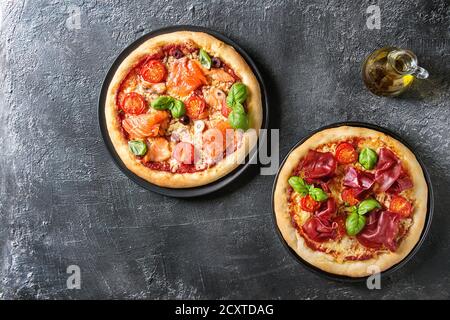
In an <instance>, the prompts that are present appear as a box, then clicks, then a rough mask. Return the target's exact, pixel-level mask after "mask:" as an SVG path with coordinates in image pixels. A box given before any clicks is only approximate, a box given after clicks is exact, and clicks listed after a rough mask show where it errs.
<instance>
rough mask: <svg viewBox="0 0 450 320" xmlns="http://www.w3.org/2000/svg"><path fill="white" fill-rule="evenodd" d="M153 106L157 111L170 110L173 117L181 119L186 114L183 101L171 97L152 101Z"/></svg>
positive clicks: (162, 97) (161, 97)
mask: <svg viewBox="0 0 450 320" xmlns="http://www.w3.org/2000/svg"><path fill="white" fill-rule="evenodd" d="M151 106H152V108H153V109H156V110H167V109H168V110H170V112H171V113H172V117H174V118H179V117H181V116H183V115H184V114H185V113H186V107H185V106H184V103H183V101H181V100H178V99H175V98H172V97H169V96H160V97H158V98H156V99H155V100H153V101H152V103H151Z"/></svg>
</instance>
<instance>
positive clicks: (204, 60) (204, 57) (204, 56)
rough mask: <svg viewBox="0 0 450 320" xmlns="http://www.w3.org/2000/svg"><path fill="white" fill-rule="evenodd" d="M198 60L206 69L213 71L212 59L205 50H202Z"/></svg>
mask: <svg viewBox="0 0 450 320" xmlns="http://www.w3.org/2000/svg"><path fill="white" fill-rule="evenodd" d="M198 58H199V60H200V63H201V64H202V66H204V67H205V68H206V69H211V63H212V62H211V58H210V57H209V55H208V53H207V52H206V51H205V50H203V49H200V52H199V55H198Z"/></svg>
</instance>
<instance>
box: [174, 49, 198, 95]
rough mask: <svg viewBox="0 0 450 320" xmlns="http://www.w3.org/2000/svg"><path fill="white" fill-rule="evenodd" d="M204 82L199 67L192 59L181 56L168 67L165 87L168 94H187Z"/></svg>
mask: <svg viewBox="0 0 450 320" xmlns="http://www.w3.org/2000/svg"><path fill="white" fill-rule="evenodd" d="M206 83H207V80H206V77H205V75H204V74H203V71H202V69H201V67H200V66H199V65H198V63H197V62H196V61H194V60H190V59H188V58H181V59H178V60H176V61H174V63H173V64H172V65H171V66H170V67H169V76H168V79H167V89H168V91H169V93H170V94H174V95H178V96H187V95H188V94H189V93H191V92H192V91H194V90H195V89H197V88H198V87H200V86H202V85H204V84H206Z"/></svg>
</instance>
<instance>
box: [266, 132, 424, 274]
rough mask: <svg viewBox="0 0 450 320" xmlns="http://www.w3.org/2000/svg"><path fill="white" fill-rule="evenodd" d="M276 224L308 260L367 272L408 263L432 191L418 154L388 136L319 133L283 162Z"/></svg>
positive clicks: (349, 271)
mask: <svg viewBox="0 0 450 320" xmlns="http://www.w3.org/2000/svg"><path fill="white" fill-rule="evenodd" d="M273 201H274V211H275V216H276V222H277V226H278V228H279V230H280V233H281V235H282V236H283V238H284V239H285V241H286V243H287V244H288V245H289V246H290V247H291V248H292V249H293V250H294V251H295V252H296V253H297V254H298V255H299V256H300V257H301V258H302V259H304V260H305V261H307V262H308V263H310V264H312V265H313V266H315V267H317V268H320V269H322V270H324V271H326V272H329V273H333V274H337V275H343V276H349V277H363V276H367V275H370V274H372V273H374V272H381V271H384V270H387V269H389V268H390V267H391V266H393V265H395V264H397V263H399V262H400V261H401V260H403V259H404V258H405V257H406V256H407V255H408V253H409V252H410V251H411V250H412V249H413V248H414V246H415V245H416V243H417V242H418V241H419V239H420V236H421V233H422V230H423V228H424V223H425V218H426V214H427V204H428V188H427V183H426V181H425V177H424V174H423V171H422V168H421V166H420V164H419V162H418V161H417V159H416V157H415V156H414V154H413V153H412V152H411V151H410V150H409V149H408V148H407V147H406V146H405V145H403V144H402V143H401V142H399V141H398V140H396V139H394V138H392V137H391V136H389V135H386V134H384V133H381V132H378V131H375V130H371V129H367V128H361V127H351V126H341V127H336V128H331V129H325V130H323V131H320V132H318V133H316V134H314V135H313V136H311V137H310V138H309V139H307V140H306V141H305V142H304V143H302V144H301V145H300V146H299V147H297V148H296V149H294V150H293V151H292V152H291V153H290V154H289V156H288V157H287V159H286V161H285V162H284V164H283V166H282V168H281V169H280V173H279V175H278V178H277V181H276V185H275V191H274V199H273Z"/></svg>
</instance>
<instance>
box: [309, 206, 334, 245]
mask: <svg viewBox="0 0 450 320" xmlns="http://www.w3.org/2000/svg"><path fill="white" fill-rule="evenodd" d="M336 210H337V207H336V201H335V200H334V199H333V198H329V199H328V200H327V202H326V203H324V204H323V205H322V207H321V209H320V210H319V211H318V212H316V213H315V214H314V215H313V216H312V217H310V218H309V219H308V220H307V221H306V222H305V223H304V224H303V226H302V230H303V232H304V233H305V234H306V235H307V236H308V238H310V239H311V240H313V241H317V242H324V241H327V240H330V239H335V238H336V236H337V228H338V224H337V223H336V222H335V221H333V218H334V216H335V214H336Z"/></svg>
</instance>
